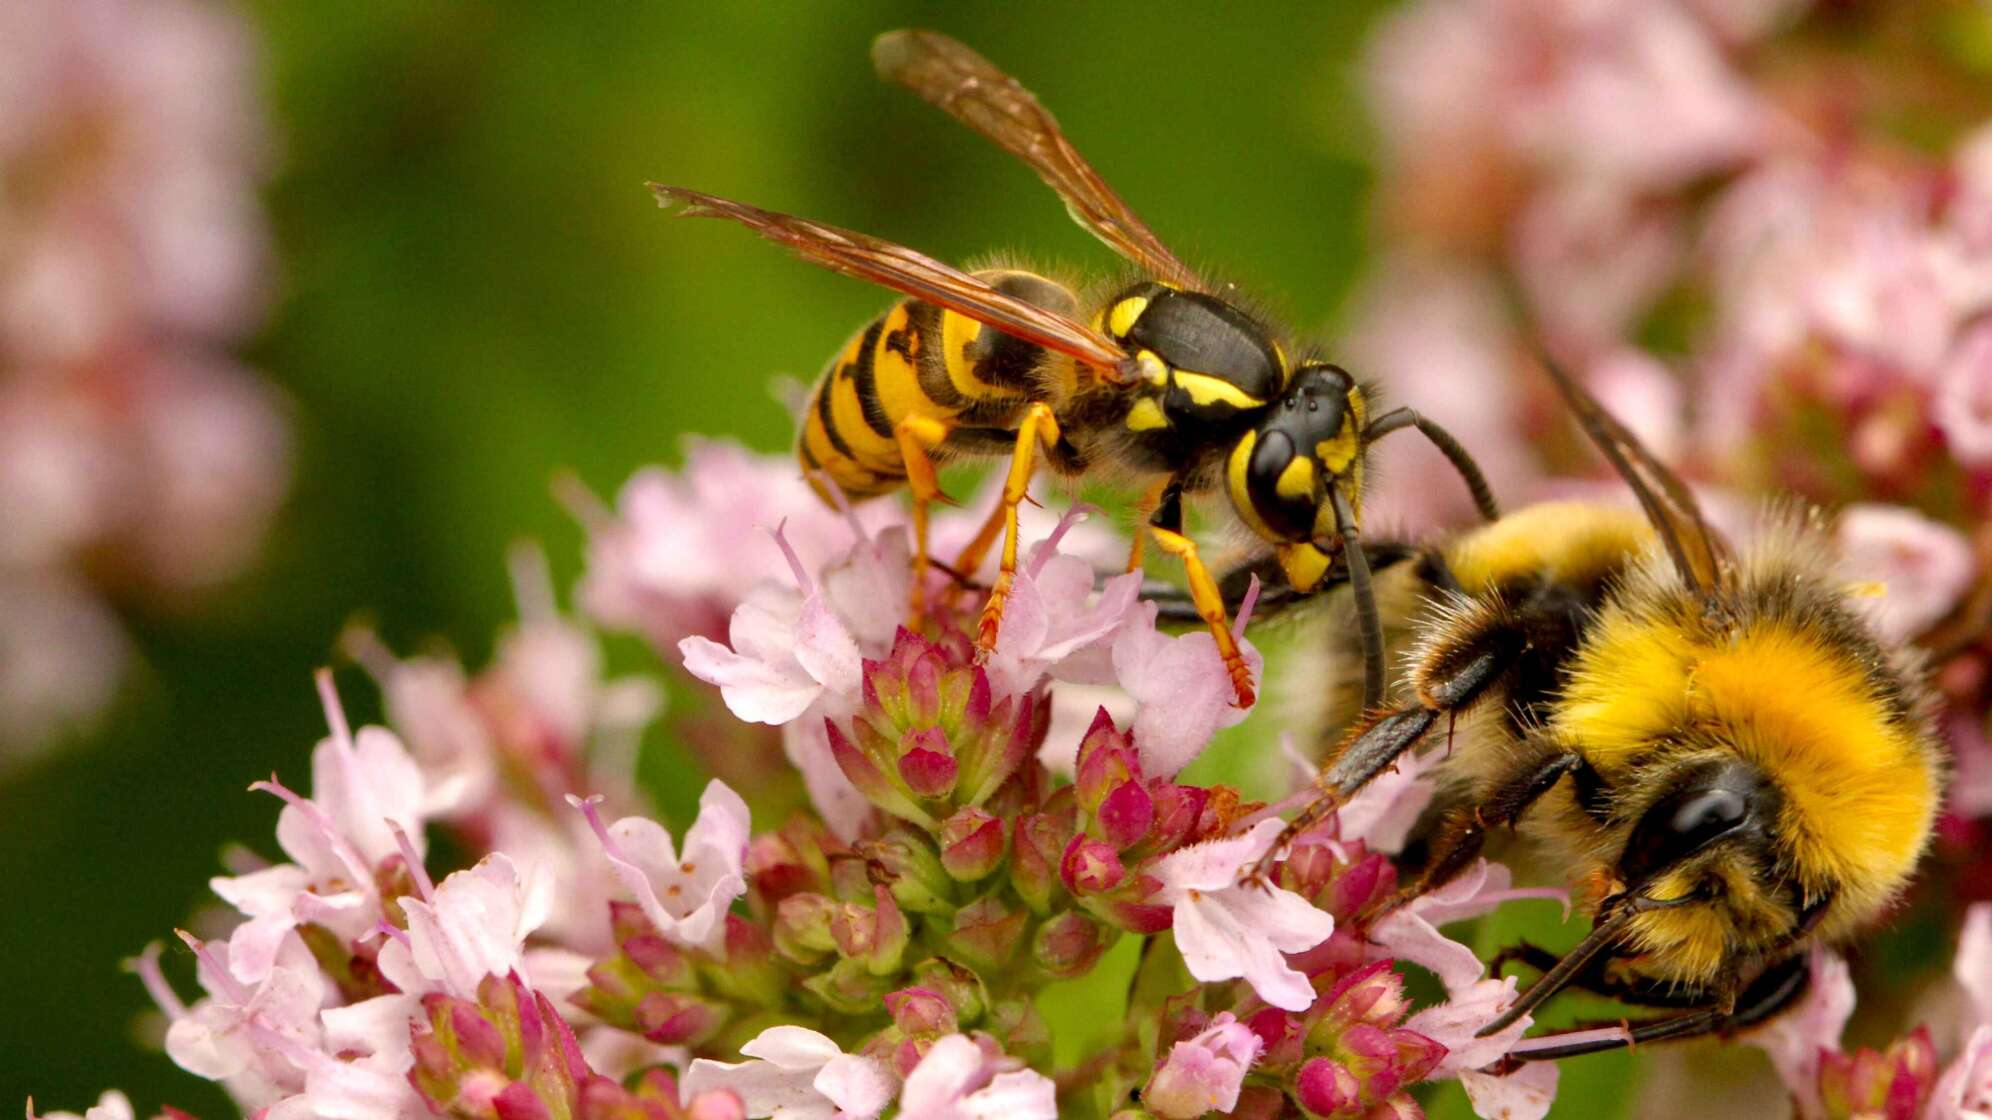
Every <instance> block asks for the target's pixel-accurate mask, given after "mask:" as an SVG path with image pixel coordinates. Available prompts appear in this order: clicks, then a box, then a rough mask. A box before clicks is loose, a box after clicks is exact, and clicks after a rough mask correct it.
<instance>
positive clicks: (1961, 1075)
mask: <svg viewBox="0 0 1992 1120" xmlns="http://www.w3.org/2000/svg"><path fill="white" fill-rule="evenodd" d="M1951 975H1952V976H1953V977H1954V978H1955V979H1956V980H1957V983H1958V986H1959V987H1961V988H1963V989H1964V993H1965V996H1966V998H1967V1000H1968V1001H1969V1003H1970V1010H1971V1015H1972V1021H1973V1024H1974V1025H1973V1026H1972V1029H1971V1034H1970V1036H1969V1037H1968V1038H1966V1039H1965V1042H1964V1047H1963V1049H1962V1050H1960V1051H1959V1052H1958V1055H1957V1057H1956V1059H1955V1060H1953V1061H1952V1062H1951V1064H1950V1067H1949V1068H1948V1069H1946V1070H1945V1071H1944V1073H1943V1076H1942V1077H1940V1078H1939V1079H1938V1081H1937V1086H1936V1089H1935V1090H1934V1091H1933V1092H1932V1094H1931V1097H1930V1120H1981V1118H1982V1117H1985V1116H1992V903H1984V902H1981V903H1978V904H1976V905H1974V906H1972V907H1971V908H1970V909H1969V910H1967V911H1965V914H1964V928H1963V930H1962V931H1961V932H1960V933H1959V934H1958V939H1957V956H1956V957H1955V958H1954V959H1953V960H1952V962H1951Z"/></svg>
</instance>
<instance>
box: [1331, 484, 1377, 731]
mask: <svg viewBox="0 0 1992 1120" xmlns="http://www.w3.org/2000/svg"><path fill="white" fill-rule="evenodd" d="M1328 501H1329V502H1330V503H1331V504H1332V505H1333V507H1334V510H1335V526H1336V529H1337V531H1339V532H1340V533H1341V535H1342V563H1343V564H1345V565H1347V566H1348V569H1349V594H1350V595H1352V596H1354V598H1355V601H1356V626H1357V628H1358V629H1359V630H1361V631H1362V640H1363V711H1365V712H1368V711H1372V710H1374V709H1375V708H1376V707H1377V706H1378V705H1379V704H1382V703H1383V622H1382V620H1381V619H1379V618H1378V617H1377V613H1376V589H1375V587H1374V586H1372V584H1371V581H1370V566H1369V557H1368V556H1367V555H1365V554H1364V553H1363V544H1362V539H1361V533H1360V531H1359V530H1357V528H1356V514H1355V511H1354V510H1353V509H1351V508H1350V507H1349V498H1348V495H1346V494H1344V493H1342V488H1341V487H1339V486H1336V485H1334V484H1332V483H1330V484H1329V486H1328Z"/></svg>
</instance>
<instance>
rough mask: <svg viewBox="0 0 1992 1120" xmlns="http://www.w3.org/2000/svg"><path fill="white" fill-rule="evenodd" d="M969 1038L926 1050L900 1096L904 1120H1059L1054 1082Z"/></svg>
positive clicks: (947, 1040) (951, 1037)
mask: <svg viewBox="0 0 1992 1120" xmlns="http://www.w3.org/2000/svg"><path fill="white" fill-rule="evenodd" d="M1021 1065H1022V1063H1020V1062H1017V1061H1015V1060H1014V1059H1010V1058H1006V1057H1004V1056H1003V1055H1002V1054H1000V1053H999V1052H996V1051H995V1050H994V1047H993V1045H987V1046H985V1045H984V1044H982V1043H978V1042H977V1040H975V1039H971V1038H969V1037H968V1036H967V1035H961V1034H951V1035H947V1036H945V1037H943V1038H941V1039H939V1040H937V1041H936V1042H935V1043H934V1044H933V1045H932V1046H931V1047H929V1048H928V1049H927V1053H926V1055H925V1056H924V1057H922V1058H921V1059H920V1064H919V1065H917V1066H915V1067H913V1072H912V1073H909V1074H907V1075H906V1084H905V1085H904V1086H903V1087H901V1089H900V1091H899V1115H900V1116H901V1117H903V1118H904V1120H1058V1099H1057V1098H1058V1091H1057V1087H1056V1086H1055V1085H1054V1084H1053V1083H1052V1080H1051V1078H1049V1077H1046V1076H1045V1075H1043V1074H1041V1073H1039V1072H1037V1071H1036V1070H1032V1069H1025V1068H1021Z"/></svg>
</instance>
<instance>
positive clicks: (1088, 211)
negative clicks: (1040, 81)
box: [872, 30, 1196, 287]
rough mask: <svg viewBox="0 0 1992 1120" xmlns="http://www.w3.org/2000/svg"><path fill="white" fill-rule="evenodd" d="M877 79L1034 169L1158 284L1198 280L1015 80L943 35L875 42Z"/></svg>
mask: <svg viewBox="0 0 1992 1120" xmlns="http://www.w3.org/2000/svg"><path fill="white" fill-rule="evenodd" d="M872 62H873V64H874V65H876V66H877V67H878V72H879V75H880V76H881V77H883V78H885V79H887V80H888V81H893V82H897V83H899V84H900V85H902V86H905V87H906V88H907V89H910V90H912V91H913V92H914V93H917V94H919V95H920V96H921V97H922V98H924V99H925V100H927V101H929V102H931V103H933V104H934V105H935V106H937V107H939V108H940V109H942V110H944V111H945V112H946V113H947V114H948V115H949V116H951V117H953V118H954V119H956V120H958V121H960V122H961V123H963V124H965V125H967V126H968V127H970V128H972V129H974V130H975V131H977V132H980V133H981V134H982V135H984V136H986V137H988V138H989V139H991V140H994V141H995V142H996V143H997V145H998V146H1000V147H1002V148H1003V150H1004V151H1007V152H1009V153H1010V154H1011V155H1013V156H1016V157H1017V158H1018V159H1020V160H1023V161H1024V162H1025V163H1027V164H1029V165H1030V166H1031V168H1032V170H1034V171H1036V172H1037V173H1038V175H1039V177H1041V178H1042V179H1043V180H1044V181H1045V182H1046V183H1048V184H1050V186H1051V189H1052V190H1055V191H1057V192H1058V194H1059V196H1060V197H1061V198H1063V199H1064V200H1065V207H1066V209H1067V210H1069V211H1071V213H1072V217H1073V219H1074V220H1075V221H1077V222H1078V223H1079V224H1080V225H1082V226H1084V227H1086V229H1087V230H1089V231H1091V232H1092V234H1093V236H1095V237H1098V238H1099V239H1100V240H1102V241H1104V242H1106V243H1107V244H1108V245H1109V246H1110V247H1112V249H1113V250H1114V251H1115V252H1116V253H1119V254H1120V255H1121V256H1123V257H1126V258H1127V259H1128V260H1130V261H1133V262H1134V263H1135V264H1137V265H1140V266H1141V267H1142V268H1143V269H1146V270H1147V271H1148V272H1150V273H1152V274H1153V275H1155V276H1157V277H1158V278H1161V279H1164V280H1169V281H1173V282H1174V283H1177V284H1180V285H1183V286H1185V287H1194V286H1196V276H1195V274H1193V273H1192V272H1191V271H1190V270H1189V268H1188V267H1187V266H1185V265H1184V264H1183V262H1182V261H1180V260H1178V259H1177V258H1176V254H1174V253H1172V252H1170V251H1169V249H1168V247H1167V246H1165V245H1163V244H1162V241H1161V239H1160V238H1158V237H1156V236H1155V233H1154V231H1152V230H1150V229H1149V228H1148V225H1147V223H1145V222H1143V221H1142V220H1141V219H1140V218H1138V217H1136V216H1135V214H1134V211H1132V210H1130V209H1128V206H1127V203H1125V202H1122V201H1121V199H1120V196H1119V195H1117V194H1115V193H1114V191H1113V188H1112V187H1109V186H1107V183H1106V180H1104V179H1102V178H1100V173H1099V172H1097V171H1095V170H1093V165H1092V164H1089V163H1087V162H1086V159H1085V157H1084V156H1081V155H1080V154H1079V150H1078V149H1077V148H1074V147H1073V146H1072V142H1071V141H1070V140H1067V139H1066V138H1065V133H1064V132H1062V131H1060V130H1059V127H1058V121H1057V120H1056V119H1054V118H1053V117H1052V115H1051V113H1050V112H1049V111H1047V110H1046V109H1045V107H1044V106H1043V105H1040V104H1038V99H1037V98H1036V97H1034V96H1032V95H1031V91H1029V90H1027V89H1025V88H1024V87H1023V86H1022V85H1021V84H1020V83H1018V81H1017V79H1015V78H1013V77H1011V76H1010V75H1008V74H1006V73H1004V72H1003V71H1002V70H1000V69H998V68H997V67H996V65H995V64H994V63H992V62H990V61H989V60H988V59H986V58H984V57H982V56H981V55H979V54H977V53H975V52H974V51H973V50H970V49H969V48H968V47H967V46H966V45H964V44H962V43H961V42H959V41H957V40H955V39H952V38H950V37H948V36H946V35H943V34H941V33H940V32H938V31H921V30H903V31H888V32H886V33H885V34H884V35H881V36H879V37H878V40H877V41H876V42H874V43H873V44H872Z"/></svg>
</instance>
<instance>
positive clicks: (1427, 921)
mask: <svg viewBox="0 0 1992 1120" xmlns="http://www.w3.org/2000/svg"><path fill="white" fill-rule="evenodd" d="M1509 883H1510V878H1509V874H1508V869H1507V868H1506V867H1503V866H1501V865H1500V864H1498V863H1490V862H1488V861H1487V860H1484V859H1482V860H1479V861H1476V862H1475V863H1474V865H1473V866H1472V867H1471V868H1468V869H1467V870H1466V871H1465V872H1463V873H1461V874H1460V875H1459V876H1458V877H1456V878H1454V879H1453V880H1452V881H1451V882H1449V883H1447V884H1445V885H1444V886H1442V887H1440V888H1439V889H1437V890H1435V891H1432V892H1430V893H1428V894H1422V895H1419V896H1418V897H1417V898H1414V899H1412V900H1411V901H1409V902H1407V903H1405V904H1404V905H1403V906H1400V907H1398V908H1397V909H1395V910H1393V911H1391V912H1390V913H1389V914H1386V915H1385V916H1384V917H1383V918H1382V919H1381V920H1380V921H1378V922H1376V923H1375V924H1374V925H1373V926H1371V927H1370V931H1369V937H1370V940H1371V941H1374V942H1375V943H1376V944H1377V945H1378V946H1380V947H1382V948H1383V949H1384V950H1385V951H1387V952H1388V953H1389V954H1390V955H1391V956H1393V957H1396V958H1398V959H1400V960H1407V961H1410V962H1411V963H1413V964H1417V965H1422V966H1424V967H1425V968H1428V969H1430V970H1432V971H1433V972H1434V973H1436V974H1438V977H1439V979H1440V980H1441V981H1443V982H1444V983H1445V986H1446V991H1447V992H1448V993H1449V994H1450V995H1451V996H1452V997H1453V998H1454V999H1458V998H1459V997H1460V996H1461V995H1462V994H1463V993H1465V992H1468V991H1469V990H1472V989H1474V988H1475V987H1476V985H1477V984H1479V983H1480V976H1481V973H1482V972H1483V971H1484V969H1485V966H1484V965H1482V964H1481V963H1480V958H1479V957H1477V956H1475V955H1474V953H1473V950H1471V949H1469V948H1467V947H1466V946H1464V945H1462V944H1460V943H1459V942H1457V941H1454V940H1452V939H1451V938H1449V937H1446V936H1445V935H1444V934H1442V933H1440V932H1439V929H1438V927H1440V926H1442V925H1446V924H1448V923H1450V922H1457V921H1462V920H1464V919H1467V918H1472V917H1477V916H1479V915H1481V914H1485V913H1487V912H1488V911H1489V910H1492V909H1494V908H1495V907H1496V906H1499V905H1501V904H1502V903H1504V902H1510V901H1514V900H1518V899H1525V898H1548V899H1555V900H1557V901H1560V902H1562V903H1563V904H1564V906H1565V907H1566V909H1567V908H1568V906H1569V899H1568V896H1567V895H1566V894H1565V892H1563V891H1561V890H1557V889H1555V888H1549V887H1535V888H1523V889H1515V888H1512V887H1511V886H1510V885H1509ZM1488 1017H1489V1018H1492V1016H1491V1015H1490V1016H1488ZM1413 1029H1414V1030H1415V1029H1417V1028H1415V1027H1414V1028H1413ZM1428 1033H1429V1032H1428Z"/></svg>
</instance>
